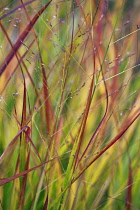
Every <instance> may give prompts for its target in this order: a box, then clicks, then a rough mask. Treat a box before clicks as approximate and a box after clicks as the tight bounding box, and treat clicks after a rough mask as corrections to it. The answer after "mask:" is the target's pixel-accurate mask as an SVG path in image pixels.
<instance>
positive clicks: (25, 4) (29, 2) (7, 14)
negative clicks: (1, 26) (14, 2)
mask: <svg viewBox="0 0 140 210" xmlns="http://www.w3.org/2000/svg"><path fill="white" fill-rule="evenodd" d="M33 1H35V0H31V1H28V2H26V3H24V4H22V5H20V6H18V7H16V8H15V9H13V10H11V11H10V12H7V13H6V14H5V15H3V16H2V17H0V20H2V19H3V18H5V17H7V16H9V15H11V14H12V13H13V12H15V11H16V10H18V9H19V8H22V7H25V6H27V5H28V4H31V3H32V2H33Z"/></svg>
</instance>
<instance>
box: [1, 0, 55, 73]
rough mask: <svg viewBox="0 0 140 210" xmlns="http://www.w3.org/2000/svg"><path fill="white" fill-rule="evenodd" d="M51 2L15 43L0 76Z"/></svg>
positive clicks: (35, 17) (2, 66)
mask: <svg viewBox="0 0 140 210" xmlns="http://www.w3.org/2000/svg"><path fill="white" fill-rule="evenodd" d="M51 1H52V0H51ZM51 1H49V2H48V3H47V4H46V5H45V6H44V7H43V8H42V9H41V10H40V11H39V12H38V13H37V14H36V15H35V16H34V18H33V19H32V20H31V21H30V23H29V24H28V26H27V27H26V28H25V30H24V31H23V33H22V34H21V35H20V37H19V39H18V40H17V42H16V43H15V45H14V46H13V49H12V50H11V51H10V53H9V54H8V56H7V57H6V59H5V61H4V62H3V64H2V65H1V67H0V76H1V75H2V74H3V72H4V71H5V69H6V67H7V65H8V64H9V63H10V61H11V60H12V58H13V57H14V55H15V54H16V52H17V51H18V49H19V47H20V46H21V44H22V42H23V41H24V39H25V38H26V36H27V35H28V34H29V32H30V30H31V29H32V27H33V26H34V24H35V23H36V21H37V20H38V18H39V17H40V15H41V14H42V13H43V12H44V10H45V9H46V8H47V7H48V6H49V4H50V3H51ZM0 25H1V26H2V23H1V22H0Z"/></svg>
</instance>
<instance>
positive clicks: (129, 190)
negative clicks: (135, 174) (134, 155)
mask: <svg viewBox="0 0 140 210" xmlns="http://www.w3.org/2000/svg"><path fill="white" fill-rule="evenodd" d="M132 182H133V179H132V168H131V166H129V176H128V188H127V194H126V210H131V199H132Z"/></svg>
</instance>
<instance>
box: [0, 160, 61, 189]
mask: <svg viewBox="0 0 140 210" xmlns="http://www.w3.org/2000/svg"><path fill="white" fill-rule="evenodd" d="M56 158H58V157H55V158H53V159H51V160H48V161H46V162H45V163H42V164H40V165H37V166H35V167H33V168H30V169H28V170H25V171H23V172H21V173H18V174H15V175H14V176H11V177H9V178H4V179H1V180H0V186H2V185H4V184H6V183H8V182H11V181H13V180H15V179H17V178H19V177H21V176H24V175H26V174H28V173H29V172H31V171H33V170H35V169H37V168H39V167H41V166H43V165H45V164H46V163H49V162H50V161H53V160H54V159H56Z"/></svg>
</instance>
